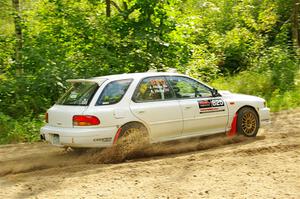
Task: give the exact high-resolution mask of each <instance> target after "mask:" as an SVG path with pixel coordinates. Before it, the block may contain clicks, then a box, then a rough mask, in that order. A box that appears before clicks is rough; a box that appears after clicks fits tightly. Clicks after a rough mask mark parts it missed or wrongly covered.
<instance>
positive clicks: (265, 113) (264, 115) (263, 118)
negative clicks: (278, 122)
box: [259, 107, 271, 126]
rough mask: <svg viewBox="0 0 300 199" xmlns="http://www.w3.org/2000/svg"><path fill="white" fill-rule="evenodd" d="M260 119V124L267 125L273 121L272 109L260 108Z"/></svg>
mask: <svg viewBox="0 0 300 199" xmlns="http://www.w3.org/2000/svg"><path fill="white" fill-rule="evenodd" d="M259 119H260V126H265V125H268V124H270V123H271V121H270V109H269V108H267V107H265V108H261V109H259Z"/></svg>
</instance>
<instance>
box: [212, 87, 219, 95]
mask: <svg viewBox="0 0 300 199" xmlns="http://www.w3.org/2000/svg"><path fill="white" fill-rule="evenodd" d="M211 94H212V96H213V97H220V96H221V95H220V94H219V92H218V90H217V89H215V88H213V89H212V90H211Z"/></svg>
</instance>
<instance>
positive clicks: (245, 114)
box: [237, 107, 259, 137]
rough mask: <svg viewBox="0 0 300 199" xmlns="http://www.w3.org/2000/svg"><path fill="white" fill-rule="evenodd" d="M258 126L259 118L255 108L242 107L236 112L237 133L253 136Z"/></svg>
mask: <svg viewBox="0 0 300 199" xmlns="http://www.w3.org/2000/svg"><path fill="white" fill-rule="evenodd" d="M258 128H259V119H258V115H257V113H256V111H255V110H253V109H252V108H250V107H244V108H242V109H241V110H239V112H238V118H237V130H238V133H239V134H242V135H245V136H247V137H255V136H256V134H257V132H258Z"/></svg>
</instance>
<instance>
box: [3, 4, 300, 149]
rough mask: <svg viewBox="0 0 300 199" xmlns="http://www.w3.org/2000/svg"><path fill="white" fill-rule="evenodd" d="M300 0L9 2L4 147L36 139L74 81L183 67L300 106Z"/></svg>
mask: <svg viewBox="0 0 300 199" xmlns="http://www.w3.org/2000/svg"><path fill="white" fill-rule="evenodd" d="M299 10H300V3H299V0H151V1H150V0H71V1H70V0H0V144H1V143H2V144H3V143H15V142H24V141H29V142H31V141H36V140H38V138H39V136H38V135H39V129H40V127H41V125H42V124H43V118H44V113H45V111H46V110H47V108H49V107H50V106H51V105H52V104H54V103H55V101H56V100H57V99H58V97H59V96H60V95H61V94H62V93H63V92H64V91H65V89H66V88H67V87H68V85H67V83H66V82H65V80H66V79H69V78H89V77H94V76H102V75H108V74H116V73H130V72H145V71H147V70H149V69H157V70H160V71H164V70H167V69H168V68H176V69H177V70H178V71H179V72H181V73H186V74H188V75H191V76H193V77H195V78H198V79H199V80H201V81H204V82H206V83H208V84H210V85H212V86H214V87H216V88H217V89H219V90H230V91H232V92H239V93H244V94H252V95H257V96H261V97H263V98H265V99H266V100H267V103H268V106H269V107H271V110H272V111H278V110H282V109H289V108H294V107H297V106H300V72H299V71H300V69H299V57H300V29H299V24H300V23H299Z"/></svg>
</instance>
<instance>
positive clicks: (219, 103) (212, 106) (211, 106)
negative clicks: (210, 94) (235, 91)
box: [198, 99, 225, 113]
mask: <svg viewBox="0 0 300 199" xmlns="http://www.w3.org/2000/svg"><path fill="white" fill-rule="evenodd" d="M198 105H199V110H200V113H211V112H219V111H225V103H224V101H223V100H222V99H208V100H199V101H198Z"/></svg>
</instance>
